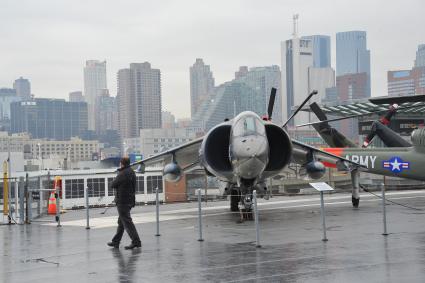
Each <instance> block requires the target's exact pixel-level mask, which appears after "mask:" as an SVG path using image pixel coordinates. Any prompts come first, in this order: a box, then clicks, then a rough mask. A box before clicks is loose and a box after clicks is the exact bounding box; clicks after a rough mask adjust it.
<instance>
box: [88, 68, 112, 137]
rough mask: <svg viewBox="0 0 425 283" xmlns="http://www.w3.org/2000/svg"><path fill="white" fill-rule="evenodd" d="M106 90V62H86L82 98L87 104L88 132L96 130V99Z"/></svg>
mask: <svg viewBox="0 0 425 283" xmlns="http://www.w3.org/2000/svg"><path fill="white" fill-rule="evenodd" d="M106 88H107V84H106V61H98V60H88V61H86V65H85V67H84V98H85V101H86V102H87V109H88V127H89V128H88V129H89V130H92V131H94V130H96V99H97V97H98V96H99V95H100V94H101V92H102V91H103V90H104V89H106Z"/></svg>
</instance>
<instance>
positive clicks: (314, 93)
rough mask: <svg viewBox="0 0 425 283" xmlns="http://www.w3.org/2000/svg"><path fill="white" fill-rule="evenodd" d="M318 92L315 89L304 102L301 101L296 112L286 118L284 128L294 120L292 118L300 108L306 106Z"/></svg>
mask: <svg viewBox="0 0 425 283" xmlns="http://www.w3.org/2000/svg"><path fill="white" fill-rule="evenodd" d="M316 94H317V90H313V91H312V92H311V93H310V94H309V95H308V96H307V98H306V99H305V100H304V101H303V103H301V105H300V106H298V108H297V109H296V110H295V112H294V113H292V115H291V116H290V117H289V118H288V120H286V122H285V123H284V124H283V126H282V128H285V127H286V125H287V124H288V123H289V122H290V121H291V120H292V118H294V117H295V115H297V113H298V112H300V110H301V109H302V108H303V107H304V105H305V104H306V103H307V102H308V101H309V100H310V99H311V98H312V97H313V95H316Z"/></svg>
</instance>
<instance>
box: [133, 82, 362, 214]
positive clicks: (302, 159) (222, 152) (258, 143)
mask: <svg viewBox="0 0 425 283" xmlns="http://www.w3.org/2000/svg"><path fill="white" fill-rule="evenodd" d="M315 94H317V91H314V92H312V93H311V94H310V95H309V96H308V97H307V98H306V99H305V101H304V102H303V103H302V104H301V106H300V107H299V108H298V109H297V110H296V111H295V112H294V113H293V114H292V116H291V117H290V118H289V119H288V121H286V123H285V124H284V125H283V126H279V125H276V124H273V123H272V122H271V117H272V112H273V105H274V100H275V96H276V89H272V92H271V96H270V100H269V107H268V113H267V116H266V117H264V118H260V117H259V115H257V114H256V113H254V112H251V111H245V112H242V113H240V114H239V115H237V116H236V117H234V118H233V119H232V120H229V121H224V122H223V123H221V124H218V125H216V126H215V127H213V128H212V129H211V130H209V132H208V133H207V134H206V135H205V136H204V137H202V138H199V139H196V140H193V141H191V142H188V143H186V144H183V145H181V146H178V147H175V148H172V149H169V150H166V151H164V152H162V153H159V154H157V155H154V156H152V157H148V158H146V159H144V160H141V161H139V162H136V163H133V164H132V166H139V171H142V172H143V168H144V167H145V166H146V165H149V164H154V163H158V162H162V163H163V164H165V166H164V169H163V174H164V178H165V180H167V181H170V182H177V181H179V180H180V178H181V176H182V173H183V172H185V171H188V170H190V169H191V168H193V167H194V166H198V165H199V166H200V167H202V168H203V169H204V170H205V172H206V173H207V174H208V175H212V176H216V177H217V178H218V179H219V180H221V181H223V182H226V184H227V193H228V194H230V195H232V197H231V198H230V208H231V210H232V211H237V210H239V205H240V206H241V207H242V209H244V211H246V212H249V211H250V210H251V205H252V193H253V190H257V193H258V195H259V196H260V197H266V198H267V196H268V190H267V186H266V180H267V178H271V177H273V176H275V175H277V174H279V173H280V172H281V171H282V170H283V169H284V168H285V167H286V166H287V165H288V164H289V163H290V162H291V161H295V162H297V163H298V164H301V165H302V167H303V168H304V169H305V171H306V173H307V175H308V176H309V177H310V178H312V179H318V178H320V177H322V176H323V174H324V173H325V172H326V168H325V166H324V165H323V163H322V162H321V161H320V160H321V159H322V158H323V157H326V160H327V161H329V162H333V163H334V164H336V163H341V164H342V163H344V164H345V165H346V166H360V167H361V166H363V165H359V164H358V163H356V162H353V161H351V160H349V159H346V158H344V157H340V156H336V155H334V154H332V153H328V152H325V151H322V150H319V149H317V148H314V147H312V146H309V145H307V144H304V143H301V142H299V141H296V140H294V139H291V138H290V137H289V135H288V133H287V132H286V130H285V126H286V124H287V123H288V122H289V121H290V120H291V119H292V118H293V117H294V116H295V115H296V114H297V113H298V111H299V110H300V109H301V108H302V107H303V106H304V105H305V103H306V102H307V101H308V100H309V99H310V98H311V97H312V96H313V95H315Z"/></svg>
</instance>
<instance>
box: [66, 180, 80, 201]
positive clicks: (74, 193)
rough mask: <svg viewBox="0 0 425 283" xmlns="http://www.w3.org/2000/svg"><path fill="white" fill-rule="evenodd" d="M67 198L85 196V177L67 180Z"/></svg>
mask: <svg viewBox="0 0 425 283" xmlns="http://www.w3.org/2000/svg"><path fill="white" fill-rule="evenodd" d="M65 198H67V199H70V198H84V179H72V180H65Z"/></svg>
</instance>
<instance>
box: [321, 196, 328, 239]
mask: <svg viewBox="0 0 425 283" xmlns="http://www.w3.org/2000/svg"><path fill="white" fill-rule="evenodd" d="M320 212H321V214H322V230H323V239H322V241H324V242H326V241H327V240H328V238H326V222H325V202H324V201H323V191H320Z"/></svg>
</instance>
